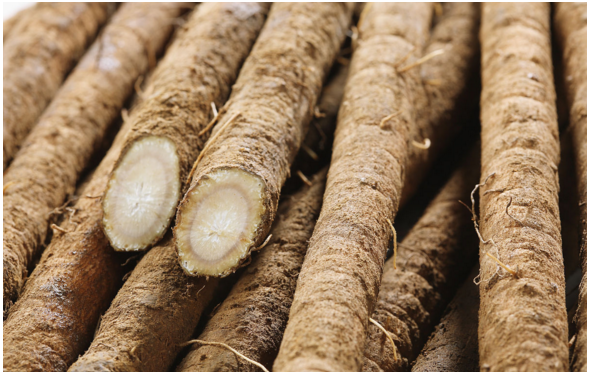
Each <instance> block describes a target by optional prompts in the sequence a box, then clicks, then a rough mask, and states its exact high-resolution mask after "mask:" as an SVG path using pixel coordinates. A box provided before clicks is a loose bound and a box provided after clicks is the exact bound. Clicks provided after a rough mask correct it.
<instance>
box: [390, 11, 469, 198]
mask: <svg viewBox="0 0 589 372" xmlns="http://www.w3.org/2000/svg"><path fill="white" fill-rule="evenodd" d="M438 5H439V4H438ZM442 8H443V12H442V15H441V16H439V17H438V18H437V19H438V22H437V23H436V25H435V26H434V28H433V29H432V34H431V37H430V39H429V41H428V44H427V46H426V47H425V48H424V50H423V55H424V56H426V55H430V56H431V55H434V54H435V53H436V52H437V53H440V51H443V53H441V54H439V55H437V56H435V57H433V58H431V59H430V60H428V61H426V62H424V63H423V64H421V65H420V66H419V67H415V68H416V69H417V68H419V70H420V75H421V82H422V84H421V86H420V87H419V89H418V95H417V96H416V103H415V105H416V108H415V110H416V112H417V113H418V114H417V115H416V125H415V127H414V128H413V131H412V133H411V138H410V139H409V141H410V142H411V144H410V145H409V149H408V150H409V160H408V165H407V168H408V169H412V171H407V172H406V177H405V183H404V186H403V195H402V198H401V199H402V201H401V205H404V202H405V201H406V200H408V199H409V198H410V197H411V196H412V195H413V193H414V192H415V191H416V190H417V188H418V186H419V184H420V183H421V181H422V179H423V178H424V177H425V175H426V174H427V172H428V171H429V169H430V167H431V166H432V164H433V162H434V161H435V159H437V158H438V155H439V154H440V153H441V152H442V150H443V149H444V148H446V146H447V145H448V143H449V142H450V140H451V139H452V138H453V137H454V136H455V135H456V134H457V133H458V131H459V130H460V128H461V127H462V126H464V123H465V122H468V120H464V117H469V116H473V120H475V118H474V115H471V114H470V112H469V111H471V109H470V107H474V106H476V104H478V102H477V101H476V100H474V99H473V98H472V97H475V98H478V91H475V89H476V88H478V84H471V83H472V82H473V76H475V74H476V72H477V71H476V69H477V68H478V58H479V49H480V48H479V41H478V31H479V25H480V4H477V3H444V4H443V6H442ZM432 53H433V54H432ZM406 64H408V62H404V63H403V66H404V65H406ZM477 79H478V78H477ZM430 82H434V84H431V83H430ZM475 85H476V86H475ZM473 88H474V89H473ZM426 140H429V141H430V146H427V148H423V147H424V146H419V145H418V146H415V143H418V144H424V142H427V141H426Z"/></svg>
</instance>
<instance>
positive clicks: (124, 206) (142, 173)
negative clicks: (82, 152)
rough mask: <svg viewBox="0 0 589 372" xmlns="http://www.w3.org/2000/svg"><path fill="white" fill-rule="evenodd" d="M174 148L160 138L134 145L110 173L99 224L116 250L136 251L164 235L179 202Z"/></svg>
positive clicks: (176, 155) (177, 161)
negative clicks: (100, 223)
mask: <svg viewBox="0 0 589 372" xmlns="http://www.w3.org/2000/svg"><path fill="white" fill-rule="evenodd" d="M179 177H180V165H179V159H178V154H177V152H176V146H175V144H174V143H173V142H172V141H171V140H169V139H167V138H163V137H145V138H142V139H140V140H138V141H135V142H134V143H133V144H132V145H131V146H130V147H129V148H128V150H127V151H126V152H125V153H124V155H123V157H122V158H121V160H120V161H119V163H118V164H117V166H116V168H115V169H114V171H113V173H112V175H111V178H110V180H109V183H108V187H107V191H106V193H105V195H104V199H103V204H102V207H103V211H104V216H103V219H102V224H103V227H104V231H105V233H106V236H107V237H108V239H109V240H110V243H111V245H112V246H113V248H115V249H116V250H121V251H139V250H143V249H145V248H147V247H149V246H151V245H153V244H155V243H156V242H157V241H158V240H159V239H161V237H162V236H163V235H164V233H165V231H166V229H167V228H168V226H169V225H170V221H171V219H172V217H173V216H174V212H175V209H176V206H177V205H178V200H179V199H180V178H179Z"/></svg>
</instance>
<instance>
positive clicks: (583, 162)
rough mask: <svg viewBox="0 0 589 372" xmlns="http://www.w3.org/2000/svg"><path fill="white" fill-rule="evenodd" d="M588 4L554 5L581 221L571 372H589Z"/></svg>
mask: <svg viewBox="0 0 589 372" xmlns="http://www.w3.org/2000/svg"><path fill="white" fill-rule="evenodd" d="M586 14H587V4H583V3H562V4H556V5H555V14H554V26H555V31H556V35H557V37H558V40H559V44H560V47H561V50H562V52H563V64H564V79H563V80H564V81H565V85H566V90H567V101H568V107H569V121H570V131H571V134H572V138H573V150H574V153H575V166H576V175H577V189H578V194H579V202H580V203H579V206H580V211H579V213H580V220H579V245H580V252H579V253H580V255H579V257H580V259H581V267H582V268H583V279H582V281H581V285H580V288H579V308H578V310H577V314H576V315H575V325H576V328H577V337H576V342H575V346H574V349H573V357H572V361H571V370H572V371H574V372H581V371H586V370H587V16H586Z"/></svg>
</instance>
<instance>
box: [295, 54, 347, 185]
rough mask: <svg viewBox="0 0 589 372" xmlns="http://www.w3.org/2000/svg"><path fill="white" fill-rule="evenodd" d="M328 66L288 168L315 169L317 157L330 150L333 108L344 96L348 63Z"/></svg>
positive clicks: (333, 122) (334, 114) (323, 157)
mask: <svg viewBox="0 0 589 372" xmlns="http://www.w3.org/2000/svg"><path fill="white" fill-rule="evenodd" d="M332 70H334V71H332V72H331V74H332V76H331V77H330V79H329V80H328V81H327V83H325V85H324V86H323V90H322V92H321V97H320V98H319V102H318V103H317V107H316V108H315V114H314V117H313V119H312V120H311V124H309V130H308V132H307V135H306V136H305V140H304V141H303V145H302V146H301V150H299V153H298V154H297V157H296V159H295V161H294V163H293V165H292V169H300V170H301V171H302V172H303V173H305V174H307V173H309V174H312V173H315V172H317V171H318V168H319V166H320V165H319V164H320V163H321V162H320V161H319V160H320V159H326V158H327V159H328V158H329V152H330V151H331V143H332V142H333V132H334V130H335V124H336V119H337V112H338V110H339V107H340V103H341V101H342V98H343V96H344V88H345V86H346V79H347V77H348V70H349V66H342V65H340V64H337V65H334V67H333V68H332ZM317 113H320V115H317Z"/></svg>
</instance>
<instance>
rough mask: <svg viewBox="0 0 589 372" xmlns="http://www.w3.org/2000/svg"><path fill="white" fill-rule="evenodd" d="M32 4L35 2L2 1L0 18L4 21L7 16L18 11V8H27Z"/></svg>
mask: <svg viewBox="0 0 589 372" xmlns="http://www.w3.org/2000/svg"><path fill="white" fill-rule="evenodd" d="M33 4H35V2H26V1H21V2H19V3H2V19H3V20H4V21H6V20H7V19H8V18H10V17H12V16H13V15H15V14H16V13H18V11H19V10H22V9H24V8H28V7H30V6H32V5H33Z"/></svg>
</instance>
